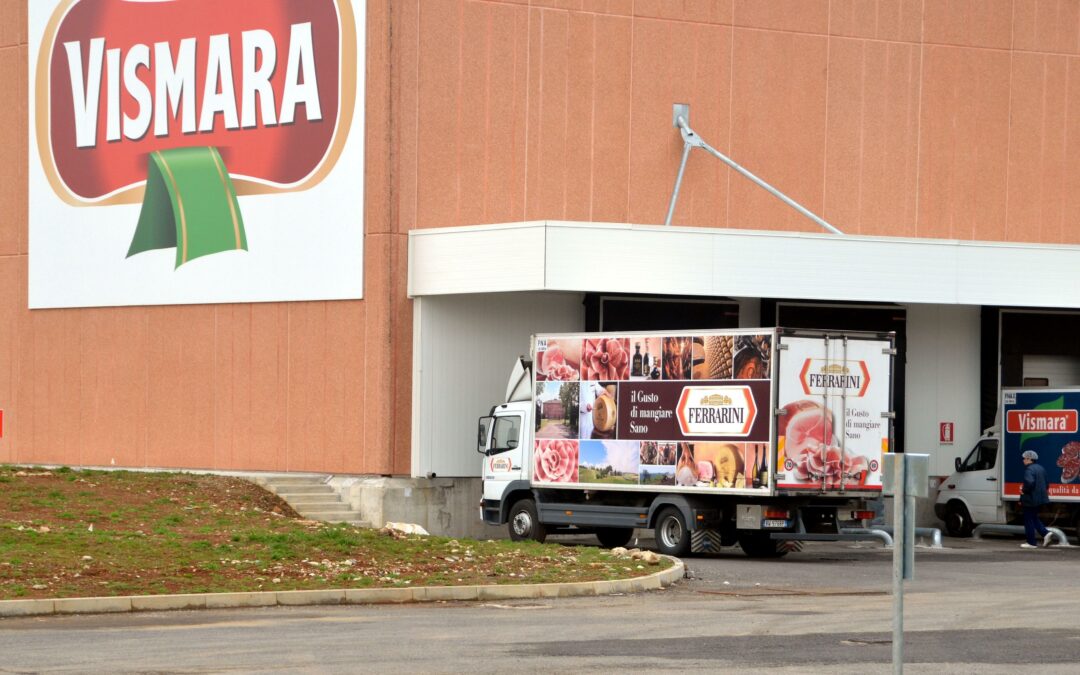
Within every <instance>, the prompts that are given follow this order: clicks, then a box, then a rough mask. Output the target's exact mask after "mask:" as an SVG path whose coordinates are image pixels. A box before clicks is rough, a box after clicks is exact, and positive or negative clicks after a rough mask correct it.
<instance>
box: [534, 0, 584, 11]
mask: <svg viewBox="0 0 1080 675" xmlns="http://www.w3.org/2000/svg"><path fill="white" fill-rule="evenodd" d="M583 2H584V0H530V2H529V4H530V5H532V6H533V7H546V8H548V9H564V10H578V11H580V10H581V8H582V3H583Z"/></svg>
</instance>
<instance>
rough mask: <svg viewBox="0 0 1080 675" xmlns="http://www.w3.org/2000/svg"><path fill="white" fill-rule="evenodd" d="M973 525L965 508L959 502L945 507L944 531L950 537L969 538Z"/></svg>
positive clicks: (950, 503)
mask: <svg viewBox="0 0 1080 675" xmlns="http://www.w3.org/2000/svg"><path fill="white" fill-rule="evenodd" d="M973 529H975V524H974V523H973V522H971V516H970V515H969V514H968V510H967V507H966V506H964V505H963V504H961V503H959V502H949V505H948V506H947V507H945V530H946V531H947V532H948V533H949V536H950V537H970V536H971V531H972V530H973Z"/></svg>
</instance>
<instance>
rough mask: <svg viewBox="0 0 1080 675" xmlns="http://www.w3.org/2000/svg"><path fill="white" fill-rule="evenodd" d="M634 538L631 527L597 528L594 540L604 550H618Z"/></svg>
mask: <svg viewBox="0 0 1080 675" xmlns="http://www.w3.org/2000/svg"><path fill="white" fill-rule="evenodd" d="M633 536H634V528H632V527H599V528H597V529H596V538H597V539H599V540H600V545H601V546H603V547H604V548H618V547H620V546H626V545H627V544H629V543H630V538H631V537H633Z"/></svg>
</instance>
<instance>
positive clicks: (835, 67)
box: [822, 39, 868, 234]
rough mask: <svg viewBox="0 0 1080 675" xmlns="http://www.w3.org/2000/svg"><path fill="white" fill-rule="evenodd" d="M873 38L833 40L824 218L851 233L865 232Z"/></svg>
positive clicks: (830, 56)
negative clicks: (869, 54)
mask: <svg viewBox="0 0 1080 675" xmlns="http://www.w3.org/2000/svg"><path fill="white" fill-rule="evenodd" d="M866 50H867V41H866V40H846V39H833V40H831V41H830V43H829V84H828V99H829V109H828V120H827V121H828V127H827V138H828V146H827V147H826V155H825V208H824V211H823V213H822V217H823V218H825V220H827V221H828V222H830V223H832V225H834V226H835V227H837V228H839V229H840V230H843V231H844V232H846V233H848V234H861V233H862V221H861V219H860V217H859V215H860V212H861V210H862V187H863V186H862V178H863V164H862V159H863V154H862V151H863V145H864V143H865V141H866V124H865V122H866V115H867V111H866V106H867V96H868V93H867V91H866V90H867V79H868V75H867V72H866V65H867V63H866V61H867V55H866Z"/></svg>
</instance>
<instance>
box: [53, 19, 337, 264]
mask: <svg viewBox="0 0 1080 675" xmlns="http://www.w3.org/2000/svg"><path fill="white" fill-rule="evenodd" d="M356 44H357V43H356V28H355V23H354V19H353V14H352V7H351V3H350V2H349V0H304V1H303V2H295V1H287V0H230V1H229V2H221V1H220V0H171V1H169V2H158V1H154V2H145V1H144V2H130V1H127V0H64V1H63V2H61V3H60V4H59V5H58V6H57V8H56V10H55V11H54V12H53V14H52V16H51V18H50V20H49V22H48V25H47V27H46V29H45V33H44V37H43V40H42V43H41V48H40V51H39V52H38V54H37V61H36V66H35V68H36V77H35V81H36V88H35V91H34V97H35V107H36V119H35V120H34V125H35V131H36V139H37V148H38V154H39V156H40V159H41V163H42V166H43V168H44V171H45V175H46V177H47V179H48V181H49V184H50V186H51V187H52V189H53V191H54V192H55V193H56V194H57V195H58V196H59V197H60V198H61V199H62V200H64V201H65V202H66V203H68V204H71V205H75V206H99V205H108V204H123V203H139V202H142V203H143V211H142V213H141V214H140V219H139V222H138V225H137V231H136V233H135V236H134V239H133V241H132V244H131V249H130V250H129V252H128V255H129V256H130V255H134V254H136V253H140V252H142V251H147V250H151V249H156V248H168V247H172V246H175V247H177V249H178V251H177V266H179V265H180V264H182V263H184V262H187V261H188V260H190V259H192V258H195V257H198V256H200V255H206V254H209V253H214V252H217V251H222V250H228V249H247V240H246V236H245V234H244V227H243V218H242V216H241V213H240V203H239V202H238V201H237V199H236V197H237V195H249V194H265V193H273V192H283V191H293V190H303V189H306V188H310V187H312V186H314V185H316V184H317V183H319V182H320V181H321V180H322V179H323V178H324V177H325V176H326V175H327V174H328V173H329V172H330V170H331V169H332V168H333V166H334V164H335V162H336V161H337V158H338V157H339V155H340V153H341V151H342V148H343V146H344V144H345V140H346V138H345V137H346V135H347V131H348V129H349V127H350V123H351V120H352V116H353V109H354V104H355V100H356V95H357V93H356V91H355V89H356V87H355V83H356V73H355V72H350V71H352V70H355V67H356V65H355V64H356V49H357V47H356Z"/></svg>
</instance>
